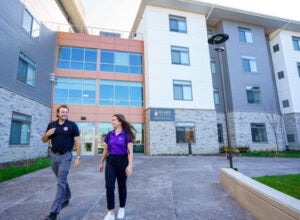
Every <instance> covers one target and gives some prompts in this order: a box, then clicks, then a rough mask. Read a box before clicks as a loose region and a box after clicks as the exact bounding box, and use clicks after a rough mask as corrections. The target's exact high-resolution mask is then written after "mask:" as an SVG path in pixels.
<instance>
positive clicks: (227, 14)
mask: <svg viewBox="0 0 300 220" xmlns="http://www.w3.org/2000/svg"><path fill="white" fill-rule="evenodd" d="M147 6H156V7H162V8H168V9H174V10H179V11H186V12H191V13H196V14H203V15H205V17H206V22H207V25H208V26H215V25H217V24H218V23H219V22H220V21H221V20H232V21H239V22H242V23H248V24H253V25H259V26H262V27H264V29H265V32H266V33H267V34H270V33H272V32H274V31H276V30H278V29H286V30H291V31H296V32H299V30H300V21H296V20H291V19H286V18H280V17H275V16H271V15H265V14H260V13H256V12H251V11H245V10H241V9H236V8H230V7H226V6H222V5H218V4H211V3H207V2H201V1H197V0H142V1H141V3H140V6H139V9H138V12H137V15H136V17H135V20H134V23H133V26H132V29H131V32H136V30H137V28H138V24H139V22H140V19H141V18H142V16H143V13H144V11H145V8H146V7H147ZM220 13H221V14H223V15H224V16H222V15H220ZM237 18H239V19H237Z"/></svg>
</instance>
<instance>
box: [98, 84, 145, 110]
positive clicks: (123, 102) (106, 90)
mask: <svg viewBox="0 0 300 220" xmlns="http://www.w3.org/2000/svg"><path fill="white" fill-rule="evenodd" d="M99 103H100V105H111V106H143V84H142V83H141V82H128V81H112V80H100V91H99Z"/></svg>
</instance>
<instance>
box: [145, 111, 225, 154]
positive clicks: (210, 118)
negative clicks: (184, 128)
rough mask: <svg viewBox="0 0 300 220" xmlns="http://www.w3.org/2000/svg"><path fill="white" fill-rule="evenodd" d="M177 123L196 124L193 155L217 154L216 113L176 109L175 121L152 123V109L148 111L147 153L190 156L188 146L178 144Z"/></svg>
mask: <svg viewBox="0 0 300 220" xmlns="http://www.w3.org/2000/svg"><path fill="white" fill-rule="evenodd" d="M176 122H193V123H194V124H195V138H196V141H195V143H193V144H192V153H193V154H201V153H217V152H219V145H218V140H217V121H216V113H215V111H209V110H192V109H175V121H150V109H147V110H146V145H147V153H148V154H151V155H159V154H188V152H189V151H188V145H187V144H177V143H176Z"/></svg>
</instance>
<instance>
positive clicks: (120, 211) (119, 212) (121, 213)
mask: <svg viewBox="0 0 300 220" xmlns="http://www.w3.org/2000/svg"><path fill="white" fill-rule="evenodd" d="M124 216H125V208H119V211H118V219H123V218H124Z"/></svg>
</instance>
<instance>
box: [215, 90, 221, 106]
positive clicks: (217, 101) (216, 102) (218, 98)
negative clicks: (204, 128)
mask: <svg viewBox="0 0 300 220" xmlns="http://www.w3.org/2000/svg"><path fill="white" fill-rule="evenodd" d="M214 101H215V105H219V104H220V95H219V89H214Z"/></svg>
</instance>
